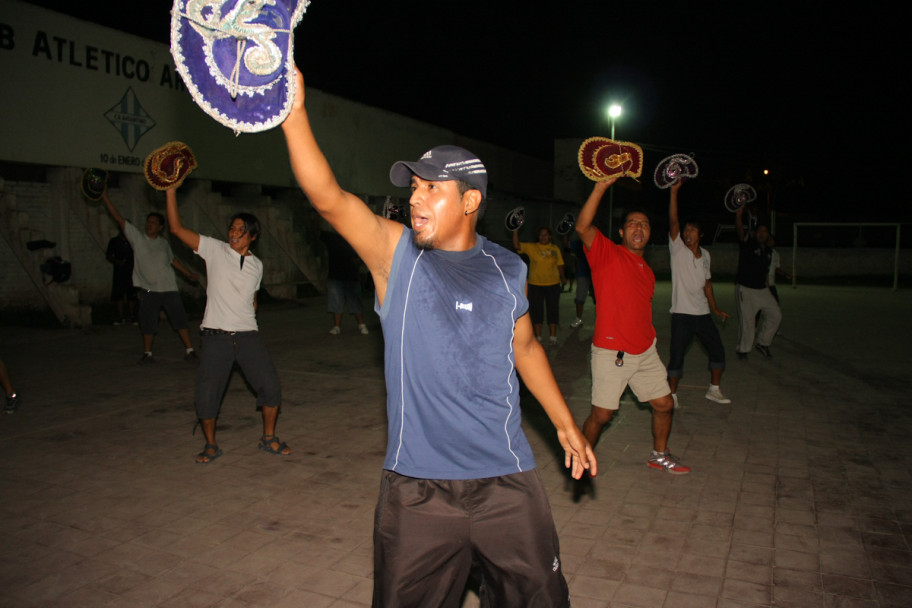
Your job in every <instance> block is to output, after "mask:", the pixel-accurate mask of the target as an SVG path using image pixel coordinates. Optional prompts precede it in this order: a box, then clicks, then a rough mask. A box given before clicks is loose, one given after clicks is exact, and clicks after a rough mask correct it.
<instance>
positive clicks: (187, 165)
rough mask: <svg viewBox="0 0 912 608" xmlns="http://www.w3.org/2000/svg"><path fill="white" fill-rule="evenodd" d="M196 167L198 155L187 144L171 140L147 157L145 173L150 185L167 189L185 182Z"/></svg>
mask: <svg viewBox="0 0 912 608" xmlns="http://www.w3.org/2000/svg"><path fill="white" fill-rule="evenodd" d="M196 167H197V164H196V157H195V156H193V151H192V150H190V148H189V147H188V146H187V144H185V143H184V142H181V141H170V142H168V143H166V144H165V145H164V146H162V147H161V148H158V149H157V150H153V151H152V153H151V154H149V156H147V157H146V161H145V163H144V164H143V173H144V174H145V175H146V181H147V182H149V185H150V186H152V187H153V188H155V189H156V190H167V189H169V188H175V187H177V186H180V185H181V184H182V183H184V180H185V179H186V178H187V176H188V175H189V174H190V172H191V171H193V170H194V169H196Z"/></svg>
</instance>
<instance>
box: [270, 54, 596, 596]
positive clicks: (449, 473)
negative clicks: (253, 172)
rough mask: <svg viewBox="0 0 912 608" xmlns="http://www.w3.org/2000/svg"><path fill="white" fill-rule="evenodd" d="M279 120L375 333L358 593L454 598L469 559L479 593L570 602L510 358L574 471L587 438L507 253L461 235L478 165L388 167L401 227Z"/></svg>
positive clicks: (462, 161)
mask: <svg viewBox="0 0 912 608" xmlns="http://www.w3.org/2000/svg"><path fill="white" fill-rule="evenodd" d="M296 78H297V89H296V90H297V92H296V94H295V100H294V104H293V107H292V110H291V113H290V114H289V116H288V118H287V119H286V120H285V122H284V123H283V125H282V127H283V130H284V132H285V138H286V141H287V143H288V150H289V155H290V158H291V166H292V169H293V170H294V173H295V176H296V177H297V180H298V183H299V184H300V185H301V187H302V189H303V190H304V192H305V194H306V195H307V198H308V199H309V200H310V202H311V204H312V205H313V206H314V208H315V209H316V210H317V211H318V212H319V213H320V215H321V216H323V218H324V219H326V220H327V221H328V222H329V223H330V224H331V225H332V226H333V227H334V228H335V229H336V230H337V231H338V232H339V234H341V235H342V236H343V237H344V238H345V239H346V240H347V241H348V242H349V243H351V245H352V246H353V247H354V249H355V251H356V252H357V253H358V255H359V256H360V257H361V259H362V260H363V261H364V263H365V264H366V265H367V267H368V270H369V271H370V272H371V275H372V276H373V279H374V285H375V289H376V292H375V293H376V307H375V309H376V311H377V313H378V314H379V316H380V321H381V323H382V325H383V335H384V337H385V340H386V342H385V368H386V370H385V372H386V386H387V416H388V418H389V424H388V442H387V451H386V459H385V461H384V464H383V469H384V471H383V475H382V478H381V489H380V497H379V499H378V501H377V508H376V512H375V520H374V597H373V605H374V607H406V606H409V607H416V608H417V607H426V606H434V607H435V608H436V607H446V608H456V607H458V606H459V605H460V602H461V597H462V595H463V592H464V590H465V585H466V582H467V580H468V578H469V574H470V572H471V571H473V569H477V570H475V571H476V572H477V573H479V574H480V576H481V579H482V584H481V597H482V603H483V605H485V606H498V607H500V608H520V607H528V606H539V607H542V608H544V607H557V606H561V607H566V606H569V605H570V603H569V602H570V599H569V593H568V589H567V583H566V580H565V579H564V576H563V573H562V568H561V562H560V551H559V546H558V539H557V532H556V529H555V526H554V521H553V518H552V516H551V510H550V506H549V504H548V497H547V494H546V493H545V489H544V486H543V485H542V482H541V479H540V477H539V475H538V472H537V470H536V469H535V461H534V459H533V456H532V450H531V448H530V446H529V443H528V441H527V440H526V438H525V435H524V434H523V432H522V429H521V426H520V425H521V414H520V409H519V381H518V379H517V376H516V372H517V371H518V372H519V373H520V374H521V375H522V377H523V380H524V381H525V385H526V387H527V388H528V389H529V391H530V392H531V393H532V394H533V395H534V396H535V397H536V399H537V400H538V401H539V402H540V403H541V405H542V407H543V408H544V410H545V412H546V413H547V414H548V416H549V418H550V419H551V422H552V423H553V424H554V426H555V427H556V429H557V437H558V441H559V442H560V444H561V446H562V447H563V449H564V452H565V465H566V466H568V467H570V468H571V471H572V475H573V477H575V478H577V479H578V478H579V477H580V476H582V474H583V472H584V471H585V470H586V469H589V471H590V472H591V473H592V474H595V472H596V468H595V458H594V456H593V454H592V449H591V447H590V446H589V444H588V443H587V442H586V440H585V438H584V437H583V434H582V433H581V432H580V430H579V428H578V427H577V426H576V423H575V422H574V420H573V416H572V415H571V413H570V410H569V409H568V407H567V404H566V402H565V401H564V398H563V396H562V395H561V393H560V390H559V389H558V386H557V383H556V381H555V379H554V375H553V373H552V371H551V367H550V365H549V363H548V358H547V356H546V354H545V351H544V349H543V348H542V346H541V344H539V342H538V341H537V340H536V339H535V334H534V333H533V330H532V323H531V322H530V321H529V315H528V313H527V309H528V302H527V300H526V297H525V295H524V294H525V279H526V267H525V264H523V262H522V261H521V260H520V258H519V256H517V255H516V254H514V253H512V252H510V251H507V250H506V249H504V248H503V247H500V246H498V245H496V244H494V243H491V242H490V241H488V240H487V239H485V238H484V237H482V236H480V235H479V234H477V233H476V231H475V228H476V224H477V221H478V217H479V215H480V214H481V213H482V209H483V204H484V199H485V194H486V189H487V172H486V170H485V167H484V165H483V164H482V162H481V161H480V160H479V159H478V158H476V157H475V156H474V155H473V154H472V153H471V152H469V151H467V150H464V149H462V148H458V147H456V146H439V147H437V148H433V149H432V150H430V151H428V152H427V153H426V154H425V155H424V156H423V157H422V158H421V159H420V160H419V161H418V162H398V163H396V164H395V165H393V168H392V170H391V171H390V179H391V181H392V182H393V183H394V184H395V185H397V186H410V187H411V189H412V195H411V198H410V200H409V205H410V209H411V228H406V227H405V226H404V225H403V224H401V223H399V222H395V221H391V220H388V219H386V218H383V217H381V216H379V215H375V214H374V213H373V212H372V211H371V210H370V209H369V208H368V207H367V205H365V204H364V203H363V202H362V201H361V199H359V198H358V197H357V196H355V195H353V194H351V193H349V192H346V191H345V190H343V189H342V188H341V187H340V186H339V184H338V183H337V182H336V179H335V176H334V175H333V173H332V169H331V168H330V166H329V164H328V163H327V161H326V158H325V157H324V156H323V153H322V152H321V151H320V149H319V146H318V145H317V142H316V140H315V139H314V135H313V132H312V131H311V127H310V124H309V121H308V117H307V113H306V112H305V110H304V81H303V79H302V78H301V75H300V73H297V72H296Z"/></svg>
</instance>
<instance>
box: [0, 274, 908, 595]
mask: <svg viewBox="0 0 912 608" xmlns="http://www.w3.org/2000/svg"><path fill="white" fill-rule="evenodd" d="M716 291H717V294H718V298H719V301H720V302H721V303H722V305H723V307H726V308H728V309H729V311H730V312H734V310H733V296H732V289H731V287H730V286H729V285H717V286H716ZM669 295H670V294H669V286H668V284H667V283H660V284H659V289H658V292H657V296H656V302H655V315H654V316H655V320H656V326H657V329H658V332H659V348H660V353H662V355H663V356H666V355H667V337H668V324H669V319H668V314H667V312H666V311H667V310H668V302H669ZM782 296H783V311H784V315H785V321H784V323H783V327H782V330H781V336H780V337H779V338H777V340H776V342H775V344H774V346H773V353H774V357H773V358H772V359H763V358H761V357H760V356H759V355H758V354H756V353H755V354H754V355H752V356H751V357H750V359H749V360H748V361H746V362H743V361H738V360H731V358H730V360H729V367H728V370H727V371H726V374H725V377H724V379H723V389H724V390H725V392H726V393H727V394H728V395H729V396H730V397H731V398H732V399H733V401H734V403H732V404H731V405H727V406H724V405H718V404H714V403H711V402H709V401H706V400H705V399H704V398H703V391H704V390H705V383H706V381H707V380H708V373H707V372H706V371H705V365H706V359H705V357H704V356H703V354H702V353H701V352H700V348H699V346H696V345H695V346H694V347H693V349H692V351H691V352H690V354H689V356H688V358H687V362H686V367H685V377H684V379H683V381H682V386H681V387H680V389H679V396H680V401H681V405H682V408H681V409H680V410H678V411H677V413H676V416H675V423H674V430H673V433H672V438H671V442H670V446H671V449H672V451H673V452H674V453H675V454H676V455H678V456H679V457H681V458H682V459H683V460H684V461H685V462H686V463H687V464H689V465H691V466H692V467H693V468H694V473H693V474H691V475H687V476H679V477H673V476H670V475H665V474H663V473H660V472H657V471H652V470H649V469H647V467H646V466H645V459H646V456H647V454H648V450H649V448H650V444H651V440H650V432H649V412H648V410H647V409H645V408H643V407H642V406H639V405H637V404H636V403H634V401H633V400H632V398H630V397H629V396H628V397H627V398H626V400H625V403H624V405H623V406H622V408H621V412H620V415H619V417H618V418H617V419H616V420H615V422H614V423H613V424H612V426H611V427H610V429H609V430H608V431H607V432H606V433H605V434H604V435H603V437H602V440H601V442H600V443H599V445H598V448H597V454H598V457H599V466H600V473H599V476H598V477H597V478H596V479H595V480H593V481H592V483H590V484H584V485H580V484H578V483H574V482H572V481H571V480H569V478H568V477H567V476H566V474H565V473H564V471H563V469H562V467H561V466H560V463H559V459H558V458H557V457H556V456H555V442H554V437H553V433H552V432H551V430H549V429H548V426H547V422H546V421H545V419H544V417H543V415H542V414H541V412H540V409H539V408H538V406H537V404H536V403H535V402H534V401H533V400H532V399H531V398H529V397H527V398H526V399H525V400H524V411H525V425H526V429H527V434H528V436H529V439H530V441H531V442H532V444H533V447H534V450H535V453H536V457H537V459H538V463H539V468H540V469H541V472H542V476H543V478H544V479H545V482H546V484H547V486H548V488H549V493H550V496H551V502H552V507H553V511H554V517H555V520H556V521H557V525H558V529H559V532H560V537H561V546H562V554H563V561H564V569H565V573H566V575H567V578H568V580H569V583H570V588H571V593H572V598H573V605H574V607H576V608H579V607H583V608H587V607H596V606H598V607H602V606H611V607H630V608H632V607H643V608H659V607H662V608H691V607H718V608H734V607H739V608H748V607H771V606H781V607H786V606H788V607H795V608H817V607H819V608H855V607H858V608H862V607H864V608H887V607H893V608H907V607H908V606H912V549H910V542H912V506H910V505H912V484H910V473H909V471H910V467H912V457H910V455H909V454H910V451H909V449H908V446H907V443H908V441H907V436H908V434H909V432H910V430H912V414H910V412H909V408H908V404H907V395H908V394H909V388H910V381H909V374H908V371H907V369H908V364H909V362H910V360H912V357H910V355H912V349H910V346H909V337H910V336H912V314H910V313H909V311H910V309H912V293H909V292H907V291H901V292H892V291H889V290H886V289H873V288H856V289H852V288H837V287H805V288H800V289H798V290H791V289H787V288H786V289H783V290H782ZM562 306H563V307H564V310H563V319H562V321H563V323H562V329H561V343H560V345H559V347H557V348H554V349H551V350H550V356H551V358H552V360H553V364H554V368H555V373H556V375H557V377H558V379H559V382H560V383H561V386H562V389H563V390H564V392H565V395H566V396H567V399H568V402H569V403H570V404H571V407H572V409H573V411H574V413H575V415H576V417H577V419H578V420H579V421H582V420H583V418H585V416H586V414H587V413H588V409H589V398H588V394H589V369H588V360H587V356H588V344H589V339H590V337H591V329H592V324H593V323H592V321H593V319H594V316H593V315H594V312H593V310H592V307H591V304H590V305H587V310H586V313H585V316H584V318H585V320H586V323H585V325H584V326H583V327H582V328H581V329H580V330H570V329H569V328H568V327H567V325H568V324H569V322H570V321H571V320H572V316H571V313H572V302H571V298H570V297H569V296H566V295H565V296H564V297H563V302H562ZM369 319H372V322H371V323H370V326H371V329H372V333H371V334H370V335H369V336H361V335H360V334H358V333H357V332H356V331H355V329H354V324H353V322H351V321H350V320H349V319H347V320H346V321H347V322H348V323H349V324H348V325H346V327H345V331H343V333H342V335H340V336H335V337H334V336H330V335H328V333H327V330H328V325H329V318H328V316H327V315H326V313H325V312H323V302H322V301H321V300H319V299H316V300H313V301H310V302H307V303H306V304H303V305H273V306H268V307H264V309H263V310H262V311H261V314H260V322H261V327H262V331H263V334H264V336H265V338H266V340H267V344H268V347H269V349H270V351H271V353H272V356H273V358H274V359H275V361H276V364H277V366H278V367H279V370H280V374H281V376H282V380H283V384H284V393H285V404H284V412H283V415H282V417H281V420H280V423H279V434H280V435H281V437H282V439H283V440H285V441H287V442H288V443H289V444H290V445H291V446H292V447H293V448H295V453H294V454H293V455H292V456H290V457H287V458H278V457H274V456H270V455H268V454H264V453H263V452H260V451H258V450H257V449H256V442H257V439H258V437H259V434H260V423H259V418H258V415H257V414H256V413H255V412H254V410H253V397H252V396H251V394H250V393H249V391H248V389H247V387H246V385H245V384H244V382H243V380H242V379H241V378H240V377H238V376H237V375H236V376H235V378H234V379H233V381H232V384H231V385H230V387H229V390H228V392H227V394H226V397H225V401H224V406H223V409H222V414H221V418H220V424H219V442H220V444H221V447H222V448H223V449H224V450H225V454H224V456H222V458H220V459H219V460H218V461H216V462H214V463H213V464H211V465H208V466H202V465H197V464H195V463H194V462H193V456H194V454H195V453H196V452H197V451H199V449H200V448H201V447H202V444H203V440H202V438H201V437H200V435H199V433H197V435H196V436H191V434H190V432H191V428H192V426H193V423H194V413H193V409H192V387H193V378H194V373H195V369H194V368H193V365H192V364H188V363H186V362H184V361H183V360H182V357H181V355H182V350H181V347H180V344H179V342H178V340H177V338H176V336H174V335H173V334H172V333H171V332H170V330H166V331H163V333H162V335H160V336H159V337H158V339H157V344H156V349H155V350H156V356H157V358H158V359H159V361H158V363H156V364H155V365H154V366H152V367H139V366H137V365H135V361H136V359H137V358H138V351H139V337H138V335H137V331H136V329H135V328H133V327H100V326H96V327H93V328H90V329H86V330H81V331H75V330H47V329H23V328H10V327H4V328H2V329H0V331H2V335H3V340H2V344H0V357H2V358H3V359H4V360H6V362H7V364H8V365H9V367H10V369H11V372H12V373H13V375H14V379H15V382H16V384H17V388H18V390H19V391H20V393H21V394H22V396H23V403H22V408H21V410H20V411H19V412H18V413H16V414H15V415H11V416H3V417H0V606H3V607H6V606H42V607H44V606H61V607H67V608H74V607H78V606H91V607H96V606H142V607H162V608H165V607H174V608H194V607H220V608H228V607H232V608H241V607H244V608H246V607H253V606H271V607H283V606H289V607H290V606H294V607H307V608H311V607H312V608H320V607H324V606H333V607H342V606H353V607H354V606H367V605H369V603H370V595H371V568H372V565H371V523H372V521H371V520H372V511H373V505H374V501H375V498H376V492H377V487H378V482H379V469H380V465H381V463H382V458H383V451H384V445H385V415H384V387H383V378H382V371H381V359H382V336H381V334H380V330H379V326H378V325H377V323H376V318H375V317H374V316H373V315H369ZM736 333H737V327H736V326H735V325H734V324H733V323H729V324H728V326H726V327H724V328H722V334H723V340H724V341H725V343H726V347H727V349H728V351H729V353H732V352H733V350H734V344H735V340H736ZM477 605H478V600H477V597H476V596H475V595H474V594H473V593H472V592H471V590H470V591H468V592H467V594H466V599H465V602H464V606H465V607H466V608H470V607H475V606H477Z"/></svg>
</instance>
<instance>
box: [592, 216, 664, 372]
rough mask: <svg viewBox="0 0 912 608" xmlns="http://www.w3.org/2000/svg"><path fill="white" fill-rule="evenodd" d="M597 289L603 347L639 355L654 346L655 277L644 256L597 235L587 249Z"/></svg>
mask: <svg viewBox="0 0 912 608" xmlns="http://www.w3.org/2000/svg"><path fill="white" fill-rule="evenodd" d="M584 249H585V251H586V259H587V260H589V266H590V267H591V268H592V286H593V288H594V289H595V333H593V335H592V343H593V344H595V345H596V346H598V347H599V348H607V349H610V350H622V351H624V352H625V353H630V354H631V355H639V354H642V353H644V352H646V350H647V349H648V348H649V347H650V346H652V343H653V342H654V341H655V337H656V332H655V327H653V325H652V297H653V295H655V274H653V272H652V268H650V267H649V264H647V263H646V260H644V259H643V258H642V257H641V256H638V255H636V254H633V253H631V252H630V251H628V250H627V248H626V247H621V246H618V245H615V244H614V243H613V242H611V240H610V239H608V238H607V237H605V235H603V234H602V233H601V232H597V233H596V235H595V240H594V241H592V247H590V248H585V247H584Z"/></svg>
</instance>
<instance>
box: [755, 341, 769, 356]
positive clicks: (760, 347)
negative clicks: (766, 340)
mask: <svg viewBox="0 0 912 608" xmlns="http://www.w3.org/2000/svg"><path fill="white" fill-rule="evenodd" d="M754 348H756V349H757V352H759V353H760V354H761V355H763V356H764V357H772V356H773V354H772V353H771V352H770V347H769V346H763V345H762V344H758V345H757V346H755V347H754Z"/></svg>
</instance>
